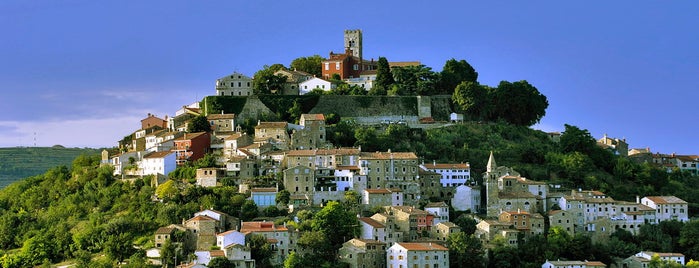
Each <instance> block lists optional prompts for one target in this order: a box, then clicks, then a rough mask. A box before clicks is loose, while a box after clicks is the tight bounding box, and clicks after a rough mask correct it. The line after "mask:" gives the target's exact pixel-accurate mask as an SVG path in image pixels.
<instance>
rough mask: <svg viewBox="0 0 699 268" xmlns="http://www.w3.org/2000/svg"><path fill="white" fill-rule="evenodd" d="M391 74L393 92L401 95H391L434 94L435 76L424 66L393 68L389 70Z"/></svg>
mask: <svg viewBox="0 0 699 268" xmlns="http://www.w3.org/2000/svg"><path fill="white" fill-rule="evenodd" d="M391 73H392V74H393V77H394V78H395V84H394V85H393V88H395V90H394V91H395V92H400V93H401V94H391V95H410V96H412V95H423V96H426V95H434V94H435V93H436V90H435V86H436V85H435V84H436V82H437V74H436V73H435V72H433V71H432V68H430V67H427V66H425V65H417V66H405V67H395V68H391Z"/></svg>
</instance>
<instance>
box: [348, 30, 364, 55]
mask: <svg viewBox="0 0 699 268" xmlns="http://www.w3.org/2000/svg"><path fill="white" fill-rule="evenodd" d="M348 49H349V50H352V56H355V57H357V58H359V59H360V60H361V59H362V30H359V29H357V30H345V51H346V50H348Z"/></svg>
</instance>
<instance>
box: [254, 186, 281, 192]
mask: <svg viewBox="0 0 699 268" xmlns="http://www.w3.org/2000/svg"><path fill="white" fill-rule="evenodd" d="M250 192H253V193H276V192H277V188H275V187H268V188H252V189H251V190H250Z"/></svg>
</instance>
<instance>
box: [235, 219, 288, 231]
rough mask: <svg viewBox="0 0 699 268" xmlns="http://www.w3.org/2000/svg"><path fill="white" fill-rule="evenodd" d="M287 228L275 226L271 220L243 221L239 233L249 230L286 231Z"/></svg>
mask: <svg viewBox="0 0 699 268" xmlns="http://www.w3.org/2000/svg"><path fill="white" fill-rule="evenodd" d="M286 231H288V229H287V228H286V227H285V226H275V225H274V223H273V222H264V221H248V222H243V224H242V226H241V227H240V232H241V233H251V232H286Z"/></svg>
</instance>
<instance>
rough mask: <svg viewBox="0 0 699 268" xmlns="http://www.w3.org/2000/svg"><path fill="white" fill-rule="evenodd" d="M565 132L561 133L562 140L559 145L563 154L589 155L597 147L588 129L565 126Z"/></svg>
mask: <svg viewBox="0 0 699 268" xmlns="http://www.w3.org/2000/svg"><path fill="white" fill-rule="evenodd" d="M563 126H564V127H565V130H564V131H563V133H561V140H560V142H559V143H558V145H559V148H560V150H561V152H563V153H570V152H581V153H584V154H589V153H590V152H591V151H592V149H593V148H594V147H595V146H596V143H597V142H596V141H595V138H593V137H592V135H590V132H589V131H587V129H580V128H578V127H576V126H573V125H568V124H564V125H563Z"/></svg>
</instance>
